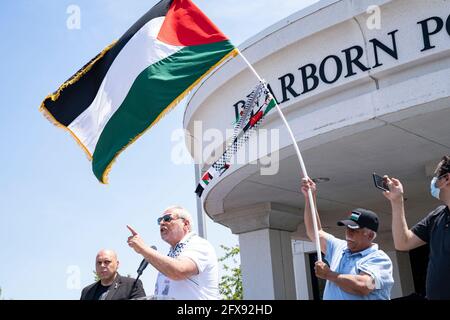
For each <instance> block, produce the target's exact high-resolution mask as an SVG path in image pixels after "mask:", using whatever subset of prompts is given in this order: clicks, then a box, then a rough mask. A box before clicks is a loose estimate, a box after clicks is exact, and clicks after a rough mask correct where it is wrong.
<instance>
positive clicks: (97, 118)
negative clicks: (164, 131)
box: [41, 0, 237, 183]
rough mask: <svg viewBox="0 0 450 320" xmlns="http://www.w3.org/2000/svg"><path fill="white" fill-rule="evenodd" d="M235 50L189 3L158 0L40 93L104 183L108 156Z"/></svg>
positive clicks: (109, 161) (46, 111) (112, 157)
mask: <svg viewBox="0 0 450 320" xmlns="http://www.w3.org/2000/svg"><path fill="white" fill-rule="evenodd" d="M236 54H237V50H236V49H235V48H234V46H233V45H232V44H231V42H230V41H229V40H228V38H227V37H226V36H225V35H224V34H223V33H222V32H221V31H220V30H219V29H218V28H217V27H216V26H215V25H214V24H213V23H212V22H211V21H210V20H209V18H208V17H207V16H206V15H205V14H204V13H203V12H202V11H200V9H199V8H197V7H196V6H195V5H194V4H193V3H192V2H191V1H190V0H162V1H160V2H159V3H158V4H157V5H155V6H154V7H153V8H151V9H150V11H148V12H147V13H146V14H145V15H144V16H143V17H142V18H141V19H140V20H139V21H137V22H136V23H135V24H134V25H133V26H132V27H131V28H130V29H129V30H128V31H127V32H126V33H125V34H124V35H123V36H122V37H121V38H120V39H119V40H118V41H117V42H114V43H113V44H111V45H110V46H108V47H107V48H105V49H104V50H103V51H102V52H101V53H100V54H98V55H97V56H96V57H95V58H94V59H92V60H91V61H90V62H89V63H87V64H86V65H85V66H84V67H83V68H81V69H80V70H79V71H78V72H77V73H76V74H75V75H73V76H72V77H71V78H70V79H69V80H67V81H66V82H65V83H64V84H63V85H62V86H61V87H60V88H59V89H58V90H57V91H56V92H55V93H53V94H51V95H49V96H48V97H46V98H45V100H44V101H43V102H42V105H41V111H42V112H43V113H44V114H45V115H46V116H47V118H49V119H50V120H51V121H52V122H53V123H55V124H56V125H58V126H60V127H63V128H65V129H66V130H67V131H69V132H70V134H71V135H72V136H73V137H74V138H75V140H76V141H77V142H78V143H79V144H80V145H81V146H82V148H83V149H84V151H85V152H86V154H87V155H88V158H89V159H90V160H92V169H93V172H94V174H95V176H96V177H97V179H98V180H99V181H100V182H102V183H106V182H107V176H108V172H109V170H110V168H111V165H112V163H113V161H114V160H115V159H116V157H117V156H118V155H119V154H120V153H121V152H122V151H123V150H124V149H125V148H126V147H127V146H129V145H130V144H131V143H133V142H134V141H135V140H136V139H138V138H139V137H140V136H141V135H142V134H143V133H144V132H145V131H146V130H148V129H149V128H151V127H152V126H153V125H154V124H156V123H157V122H158V121H159V120H160V119H161V118H162V117H163V116H164V115H165V114H166V113H167V112H168V111H170V110H171V109H172V108H173V107H175V106H176V105H177V103H178V102H180V101H181V100H182V99H183V98H184V97H185V96H186V95H187V94H188V93H189V91H190V90H191V89H192V88H193V87H194V86H195V85H197V84H198V83H199V81H200V80H201V79H202V78H203V77H205V76H206V75H207V74H208V73H209V72H210V71H212V70H213V69H214V68H215V67H217V66H218V65H219V64H220V63H222V62H223V61H224V60H226V59H227V58H229V57H230V56H235V55H236Z"/></svg>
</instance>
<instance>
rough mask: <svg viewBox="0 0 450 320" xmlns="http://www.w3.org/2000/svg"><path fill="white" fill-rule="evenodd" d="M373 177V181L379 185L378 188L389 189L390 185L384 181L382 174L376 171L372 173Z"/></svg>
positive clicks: (376, 185)
mask: <svg viewBox="0 0 450 320" xmlns="http://www.w3.org/2000/svg"><path fill="white" fill-rule="evenodd" d="M372 177H373V183H375V187H377V188H378V189H381V190H383V191H389V187H388V185H387V183H386V181H384V179H383V177H382V176H379V175H377V174H376V173H375V172H374V173H373V174H372Z"/></svg>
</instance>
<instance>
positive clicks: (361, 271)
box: [301, 178, 394, 300]
mask: <svg viewBox="0 0 450 320" xmlns="http://www.w3.org/2000/svg"><path fill="white" fill-rule="evenodd" d="M308 189H311V191H312V193H313V197H314V201H315V198H316V185H315V183H314V182H313V181H312V180H311V179H309V178H308V179H306V178H303V179H302V187H301V191H302V193H303V195H304V196H305V214H304V223H305V227H306V234H307V235H308V237H309V239H310V240H311V241H313V242H314V240H315V235H314V227H313V222H312V215H311V207H310V204H309V198H308ZM316 208H317V206H316ZM337 224H338V225H339V226H346V228H345V229H346V230H345V240H341V239H337V238H335V237H334V236H333V235H331V234H329V233H327V232H325V231H323V230H322V227H321V224H320V219H319V216H318V215H317V227H318V229H319V238H320V239H319V240H320V249H321V251H322V252H323V253H324V254H325V260H327V261H329V265H327V264H326V263H325V262H323V261H317V262H316V264H315V267H314V270H315V272H316V276H317V277H319V278H322V279H325V280H327V283H326V285H325V291H324V294H323V299H324V300H389V299H390V296H391V289H392V286H393V284H394V279H393V276H392V261H391V259H390V258H389V257H388V256H387V254H386V253H384V252H383V251H382V250H379V249H378V245H377V244H374V243H373V240H374V239H375V237H376V233H377V231H378V224H379V222H378V216H377V215H376V214H375V213H374V212H372V211H370V210H366V209H361V208H359V209H354V210H352V212H351V214H350V216H349V217H348V218H346V219H344V220H341V221H339V222H338V223H337Z"/></svg>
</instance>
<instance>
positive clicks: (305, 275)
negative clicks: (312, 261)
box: [292, 240, 316, 300]
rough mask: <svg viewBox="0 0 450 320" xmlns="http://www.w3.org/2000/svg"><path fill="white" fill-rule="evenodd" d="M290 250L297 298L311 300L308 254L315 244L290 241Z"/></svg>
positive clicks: (313, 249) (312, 250) (313, 250)
mask: <svg viewBox="0 0 450 320" xmlns="http://www.w3.org/2000/svg"><path fill="white" fill-rule="evenodd" d="M292 250H293V259H294V261H293V262H294V274H295V290H296V293H297V299H298V300H312V299H313V298H314V297H313V291H312V284H311V272H310V270H309V258H308V254H309V253H311V252H315V251H316V249H315V246H314V244H313V243H312V242H310V241H301V240H296V241H294V242H293V243H292Z"/></svg>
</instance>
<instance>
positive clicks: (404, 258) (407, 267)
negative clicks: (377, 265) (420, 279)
mask: <svg viewBox="0 0 450 320" xmlns="http://www.w3.org/2000/svg"><path fill="white" fill-rule="evenodd" d="M386 254H387V255H388V256H389V258H391V260H392V267H393V271H394V286H393V287H392V291H391V299H395V298H400V297H404V296H407V295H409V294H411V293H413V292H414V280H413V276H412V270H411V263H410V260H409V253H408V252H400V251H395V250H393V251H388V252H386Z"/></svg>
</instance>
